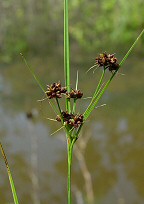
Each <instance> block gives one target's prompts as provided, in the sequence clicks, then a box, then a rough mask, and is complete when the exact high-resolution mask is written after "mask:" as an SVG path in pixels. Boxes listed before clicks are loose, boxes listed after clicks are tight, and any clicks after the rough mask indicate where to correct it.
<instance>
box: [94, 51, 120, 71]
mask: <svg viewBox="0 0 144 204" xmlns="http://www.w3.org/2000/svg"><path fill="white" fill-rule="evenodd" d="M96 65H98V66H99V67H104V69H109V71H113V70H117V69H118V68H119V64H118V63H117V58H116V57H114V54H107V53H106V52H104V53H102V54H100V55H99V57H97V58H96Z"/></svg>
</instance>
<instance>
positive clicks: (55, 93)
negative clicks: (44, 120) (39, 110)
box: [45, 82, 67, 99]
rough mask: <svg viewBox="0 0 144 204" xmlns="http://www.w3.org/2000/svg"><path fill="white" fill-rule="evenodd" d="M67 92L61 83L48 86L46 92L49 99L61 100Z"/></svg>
mask: <svg viewBox="0 0 144 204" xmlns="http://www.w3.org/2000/svg"><path fill="white" fill-rule="evenodd" d="M66 92H67V90H66V88H65V87H62V86H61V83H60V82H59V83H53V84H51V85H47V91H46V92H45V93H46V95H47V97H48V98H49V99H52V98H61V97H62V94H65V93H66Z"/></svg>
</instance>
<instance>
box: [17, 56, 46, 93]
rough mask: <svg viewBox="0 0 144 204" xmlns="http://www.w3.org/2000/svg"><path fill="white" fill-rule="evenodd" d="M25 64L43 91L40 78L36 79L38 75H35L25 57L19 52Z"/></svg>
mask: <svg viewBox="0 0 144 204" xmlns="http://www.w3.org/2000/svg"><path fill="white" fill-rule="evenodd" d="M20 55H21V57H22V59H23V61H24V63H25V65H26V66H27V68H28V69H29V71H30V72H31V74H32V75H33V77H34V79H35V80H36V82H37V84H38V85H39V87H40V88H41V89H42V91H43V92H44V93H45V89H44V88H43V86H42V84H41V83H40V80H39V79H38V77H37V76H36V75H35V73H34V71H33V70H32V68H31V67H30V66H29V65H28V63H27V61H26V58H25V57H24V56H23V54H22V53H20Z"/></svg>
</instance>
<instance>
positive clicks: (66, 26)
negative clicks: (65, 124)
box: [64, 0, 71, 113]
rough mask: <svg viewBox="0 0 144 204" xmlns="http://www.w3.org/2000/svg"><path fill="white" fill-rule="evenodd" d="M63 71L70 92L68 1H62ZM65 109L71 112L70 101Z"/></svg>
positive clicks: (68, 100) (67, 100) (67, 101)
mask: <svg viewBox="0 0 144 204" xmlns="http://www.w3.org/2000/svg"><path fill="white" fill-rule="evenodd" d="M64 70H65V83H66V87H67V90H68V92H70V55H69V21H68V0H64ZM66 109H67V110H68V112H69V113H70V112H71V107H70V99H68V98H67V99H66Z"/></svg>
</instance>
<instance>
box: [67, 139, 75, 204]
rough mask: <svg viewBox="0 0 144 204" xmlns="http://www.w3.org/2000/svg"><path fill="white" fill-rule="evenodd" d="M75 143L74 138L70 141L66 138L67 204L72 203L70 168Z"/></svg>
mask: <svg viewBox="0 0 144 204" xmlns="http://www.w3.org/2000/svg"><path fill="white" fill-rule="evenodd" d="M75 142H76V138H74V139H72V140H71V139H70V138H68V144H67V145H68V204H71V203H72V198H71V167H72V155H73V147H74V143H75Z"/></svg>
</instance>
